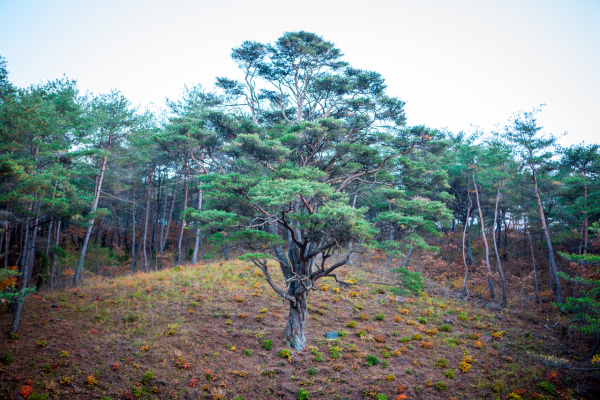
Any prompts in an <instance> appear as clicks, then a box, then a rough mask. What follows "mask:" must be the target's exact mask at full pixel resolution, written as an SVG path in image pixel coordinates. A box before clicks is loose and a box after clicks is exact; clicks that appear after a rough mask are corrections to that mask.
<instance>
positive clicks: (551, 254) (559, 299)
mask: <svg viewBox="0 0 600 400" xmlns="http://www.w3.org/2000/svg"><path fill="white" fill-rule="evenodd" d="M530 167H531V173H532V176H533V185H534V191H535V198H536V199H537V203H538V207H539V209H540V219H541V220H542V227H543V228H544V235H545V236H546V244H547V245H548V261H549V264H550V269H551V274H552V275H554V281H555V286H556V302H557V303H560V304H562V302H563V301H562V291H561V287H560V277H559V276H558V270H557V268H556V261H554V250H553V249H552V241H551V240H550V230H549V229H548V224H546V217H545V214H544V207H542V199H541V198H540V192H539V190H538V184H537V177H536V174H535V167H534V166H533V164H530Z"/></svg>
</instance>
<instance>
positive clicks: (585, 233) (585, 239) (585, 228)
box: [583, 169, 589, 254]
mask: <svg viewBox="0 0 600 400" xmlns="http://www.w3.org/2000/svg"><path fill="white" fill-rule="evenodd" d="M587 197H588V188H587V173H586V171H585V169H584V170H583V199H584V204H583V215H584V218H583V254H587V249H588V243H589V240H588V204H587Z"/></svg>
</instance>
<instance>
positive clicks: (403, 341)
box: [399, 336, 410, 343]
mask: <svg viewBox="0 0 600 400" xmlns="http://www.w3.org/2000/svg"><path fill="white" fill-rule="evenodd" d="M399 340H400V341H401V342H402V343H407V342H410V338H409V337H408V336H404V337H401V338H400V339H399Z"/></svg>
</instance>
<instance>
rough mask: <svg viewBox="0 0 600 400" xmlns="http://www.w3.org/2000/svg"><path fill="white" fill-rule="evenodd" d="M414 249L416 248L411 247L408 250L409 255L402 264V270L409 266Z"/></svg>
mask: <svg viewBox="0 0 600 400" xmlns="http://www.w3.org/2000/svg"><path fill="white" fill-rule="evenodd" d="M413 249H414V247H410V248H409V249H408V254H407V255H406V257H404V261H403V262H402V265H401V266H400V268H406V267H407V266H408V262H409V261H410V256H412V252H413Z"/></svg>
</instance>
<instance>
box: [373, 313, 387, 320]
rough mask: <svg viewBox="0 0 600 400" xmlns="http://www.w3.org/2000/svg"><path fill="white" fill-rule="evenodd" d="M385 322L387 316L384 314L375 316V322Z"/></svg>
mask: <svg viewBox="0 0 600 400" xmlns="http://www.w3.org/2000/svg"><path fill="white" fill-rule="evenodd" d="M383 320H385V315H384V314H383V313H379V314H375V321H383Z"/></svg>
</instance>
